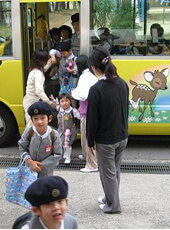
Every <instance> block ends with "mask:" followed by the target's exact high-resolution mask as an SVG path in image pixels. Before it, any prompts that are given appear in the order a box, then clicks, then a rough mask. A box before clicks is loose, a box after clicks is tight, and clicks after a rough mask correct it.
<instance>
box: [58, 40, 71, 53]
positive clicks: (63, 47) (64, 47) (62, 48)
mask: <svg viewBox="0 0 170 230" xmlns="http://www.w3.org/2000/svg"><path fill="white" fill-rule="evenodd" d="M58 50H59V51H60V52H61V51H69V50H71V44H70V42H60V43H59V47H58Z"/></svg>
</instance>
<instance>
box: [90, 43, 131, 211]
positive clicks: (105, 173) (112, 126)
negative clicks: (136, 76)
mask: <svg viewBox="0 0 170 230" xmlns="http://www.w3.org/2000/svg"><path fill="white" fill-rule="evenodd" d="M90 63H91V66H92V69H93V71H94V73H95V74H97V75H98V76H99V81H98V82H97V83H96V84H95V85H93V86H92V87H91V88H90V91H89V96H88V109H87V127H86V128H87V130H86V131H87V141H88V146H89V148H90V149H91V150H92V151H93V150H94V149H95V148H96V154H97V159H98V167H99V173H100V180H101V183H102V186H103V190H104V197H99V199H98V202H99V203H100V206H99V207H100V209H101V210H102V211H103V212H104V213H113V214H115V213H121V206H120V200H119V183H120V165H121V158H122V153H123V150H124V149H125V147H126V145H127V138H128V109H129V89H128V86H127V84H126V82H125V81H124V80H123V79H122V78H121V77H119V75H118V74H117V70H116V67H115V66H114V64H113V63H112V62H111V58H110V56H109V53H108V51H107V50H106V49H105V48H104V47H98V48H96V49H95V50H94V51H93V53H92V55H91V58H90ZM92 151H91V152H92Z"/></svg>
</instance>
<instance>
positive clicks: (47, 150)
mask: <svg viewBox="0 0 170 230" xmlns="http://www.w3.org/2000/svg"><path fill="white" fill-rule="evenodd" d="M52 149H53V146H51V145H47V146H45V153H46V154H49V153H51V151H52Z"/></svg>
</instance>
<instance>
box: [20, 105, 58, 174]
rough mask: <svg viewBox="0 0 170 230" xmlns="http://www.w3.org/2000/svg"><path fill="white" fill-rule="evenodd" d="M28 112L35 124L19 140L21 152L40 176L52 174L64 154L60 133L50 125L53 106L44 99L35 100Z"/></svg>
mask: <svg viewBox="0 0 170 230" xmlns="http://www.w3.org/2000/svg"><path fill="white" fill-rule="evenodd" d="M28 114H29V115H30V116H31V120H32V122H33V126H31V127H28V128H26V129H25V131H24V133H23V135H22V137H21V139H20V140H19V141H18V145H19V150H20V154H21V156H22V157H25V159H26V161H27V163H28V164H29V166H30V168H31V170H32V171H35V172H37V173H38V177H44V176H50V175H52V174H53V171H54V169H55V168H56V166H57V165H58V164H59V160H60V158H61V154H62V148H61V140H60V137H59V133H58V132H57V131H56V130H53V129H52V128H51V127H50V126H49V125H48V123H49V122H50V121H51V120H52V109H51V106H50V105H48V104H47V103H45V102H43V101H38V102H35V103H34V104H32V105H31V106H30V107H29V109H28Z"/></svg>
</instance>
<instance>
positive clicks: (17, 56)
mask: <svg viewBox="0 0 170 230" xmlns="http://www.w3.org/2000/svg"><path fill="white" fill-rule="evenodd" d="M0 1H1V2H3V1H4V0H0ZM9 2H11V21H12V24H11V25H12V55H11V56H0V60H2V61H3V60H21V33H20V26H18V25H20V2H19V0H14V1H13V0H10V1H9ZM18 44H19V45H18Z"/></svg>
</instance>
